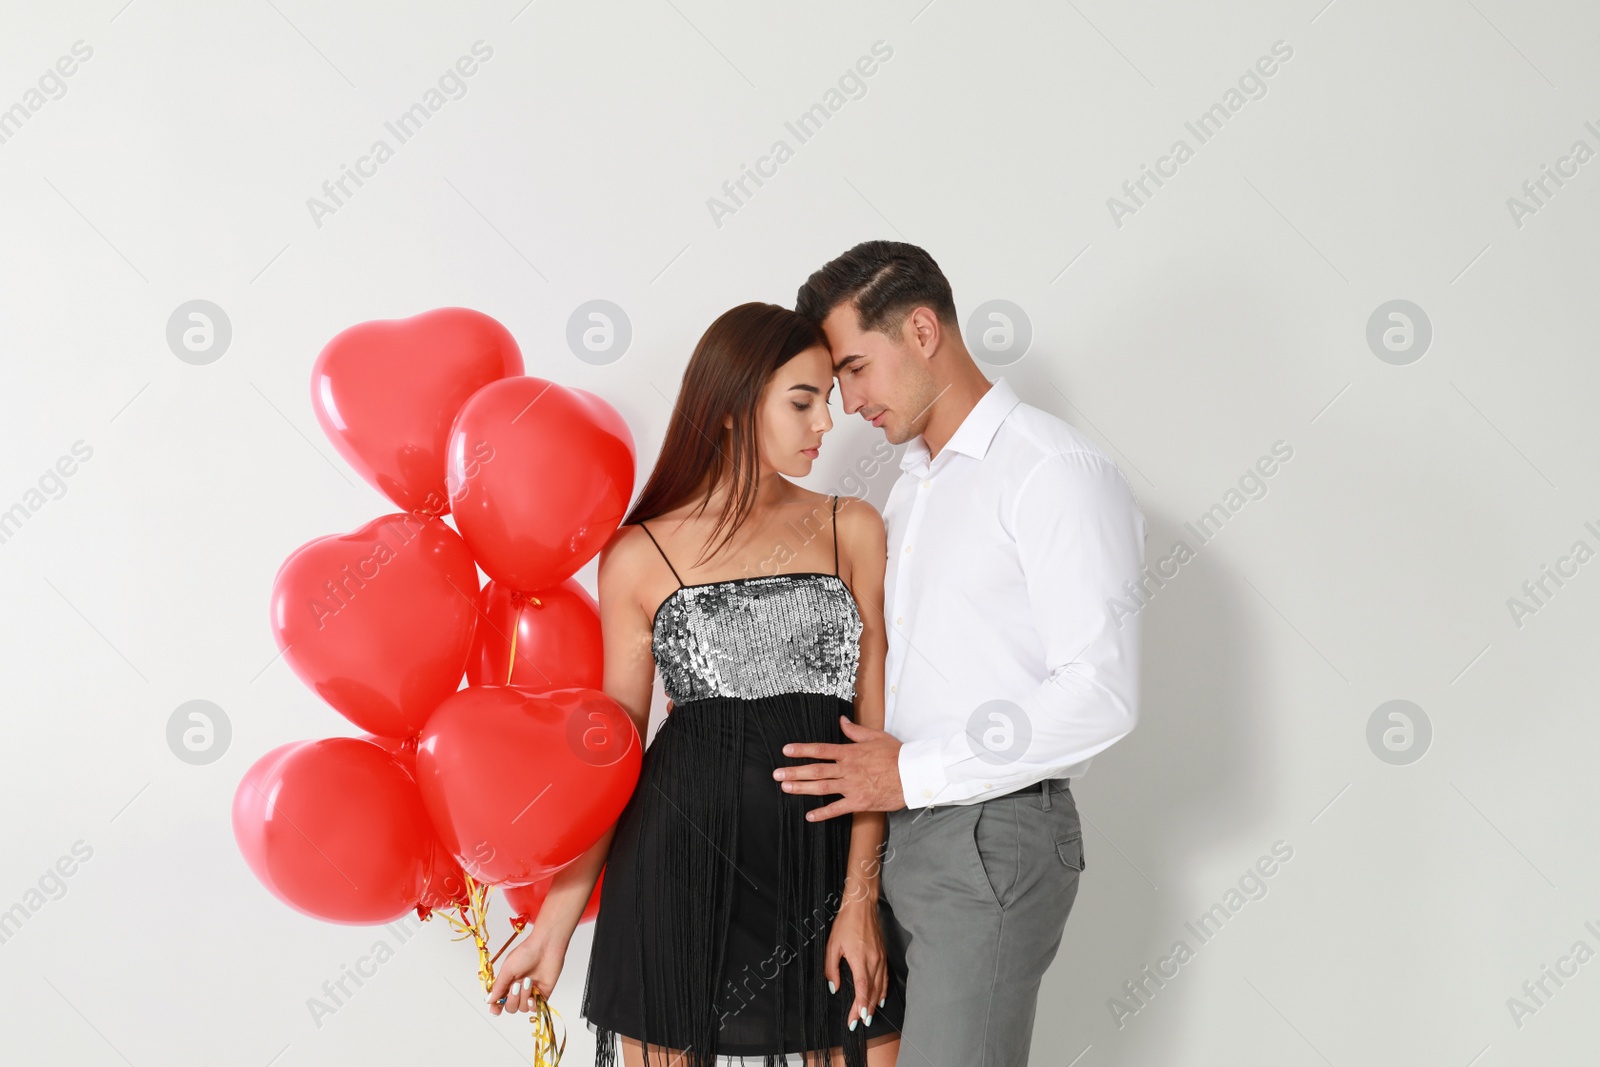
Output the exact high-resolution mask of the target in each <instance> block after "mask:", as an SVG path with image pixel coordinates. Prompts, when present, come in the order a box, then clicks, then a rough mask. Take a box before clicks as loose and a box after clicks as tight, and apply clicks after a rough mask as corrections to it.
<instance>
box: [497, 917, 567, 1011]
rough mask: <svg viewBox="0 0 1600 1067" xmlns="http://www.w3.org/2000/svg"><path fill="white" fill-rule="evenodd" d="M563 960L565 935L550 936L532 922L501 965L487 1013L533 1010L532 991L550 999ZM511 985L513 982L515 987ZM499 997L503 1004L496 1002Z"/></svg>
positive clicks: (565, 950) (559, 975) (564, 955)
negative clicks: (518, 943) (502, 1009)
mask: <svg viewBox="0 0 1600 1067" xmlns="http://www.w3.org/2000/svg"><path fill="white" fill-rule="evenodd" d="M566 959H567V940H566V938H562V937H556V936H553V935H552V934H550V933H549V932H548V931H546V930H544V929H542V928H541V927H540V926H539V924H538V923H537V922H535V923H534V925H533V928H532V929H531V930H530V931H529V933H528V936H527V937H525V938H523V939H522V943H521V944H520V945H518V946H517V947H516V948H514V949H512V950H511V951H510V952H509V953H507V954H506V957H505V962H504V963H502V964H500V973H499V974H498V975H496V976H495V980H494V988H493V989H491V990H489V1013H490V1014H491V1015H499V1014H500V1009H501V1008H504V1009H505V1010H506V1011H511V1012H516V1011H532V1010H533V994H534V991H535V990H538V992H539V995H540V996H542V997H544V999H545V1000H549V999H550V994H551V993H552V992H553V991H554V990H555V988H556V979H557V978H559V977H561V965H562V964H563V963H565V962H566ZM513 984H515V985H516V989H514V990H513V989H512V988H511V986H512V985H513ZM502 997H504V998H505V1003H504V1004H500V1003H497V1002H498V1001H499V1000H500V998H502Z"/></svg>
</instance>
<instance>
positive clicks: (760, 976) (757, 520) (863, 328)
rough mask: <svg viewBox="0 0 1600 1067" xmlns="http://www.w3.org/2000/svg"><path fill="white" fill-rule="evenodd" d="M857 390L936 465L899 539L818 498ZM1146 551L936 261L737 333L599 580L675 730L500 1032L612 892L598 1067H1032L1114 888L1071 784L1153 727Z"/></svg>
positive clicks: (837, 274)
mask: <svg viewBox="0 0 1600 1067" xmlns="http://www.w3.org/2000/svg"><path fill="white" fill-rule="evenodd" d="M835 375H837V377H838V381H839V388H840V394H841V395H840V400H841V402H842V405H843V408H844V410H845V411H846V412H848V413H854V412H860V414H861V415H862V417H863V418H867V419H869V420H870V421H871V422H872V424H873V425H874V426H878V427H880V428H882V429H883V431H884V434H885V436H886V437H887V439H888V441H889V442H890V443H892V444H899V443H902V442H908V441H909V442H910V444H909V445H908V447H907V448H906V450H905V452H904V454H903V456H902V459H901V463H900V466H901V469H902V471H903V473H902V475H901V477H900V479H899V481H898V482H896V484H895V485H894V487H893V490H892V492H891V493H890V496H889V499H888V502H887V504H886V506H885V508H884V515H883V517H881V518H880V516H879V515H878V513H877V512H876V511H874V510H873V508H872V506H871V505H870V504H868V503H867V502H866V501H864V500H861V499H857V498H854V497H846V498H843V499H842V500H841V499H840V498H839V497H837V496H833V497H829V496H824V495H821V494H817V493H812V492H809V491H807V490H805V489H802V488H800V487H799V486H797V485H795V484H794V483H793V482H791V481H790V480H789V479H790V478H802V477H805V476H806V475H807V474H809V473H810V472H811V469H812V464H813V463H814V462H815V460H816V457H817V451H818V448H819V447H820V445H821V442H822V438H823V435H824V434H825V433H826V432H827V431H828V430H829V429H830V428H831V426H832V425H833V421H832V419H831V418H830V416H829V414H828V400H829V398H830V396H831V395H832V390H833V379H834V376H835ZM649 523H653V524H654V525H653V526H652V525H648V524H649ZM1144 534H1145V520H1144V517H1143V515H1142V514H1141V513H1140V511H1139V509H1138V507H1137V505H1136V503H1135V501H1134V499H1133V495H1132V492H1131V490H1130V489H1129V487H1128V485H1127V482H1126V481H1125V480H1124V479H1123V477H1122V475H1121V473H1120V472H1119V471H1118V470H1117V468H1116V466H1115V465H1114V464H1113V463H1112V462H1111V460H1110V459H1108V458H1107V457H1106V456H1105V454H1104V453H1103V452H1102V451H1101V450H1100V449H1099V448H1098V447H1097V446H1096V445H1095V444H1094V443H1093V442H1091V441H1089V440H1088V439H1087V438H1086V437H1083V436H1082V435H1080V434H1079V433H1078V432H1077V431H1076V430H1074V429H1073V428H1072V427H1070V426H1069V425H1067V424H1066V423H1065V422H1062V421H1061V420H1059V419H1057V418H1055V417H1054V416H1052V415H1050V414H1048V413H1046V412H1044V411H1042V410H1040V409H1038V408H1035V407H1032V406H1031V405H1028V404H1024V403H1021V402H1020V401H1019V400H1018V398H1017V396H1016V394H1015V393H1014V392H1013V391H1012V390H1011V388H1010V386H1009V385H1008V384H1007V383H1006V381H1005V379H1004V378H1001V379H999V380H997V381H995V382H994V383H992V384H991V383H990V382H989V381H987V380H986V379H985V378H984V376H983V374H982V373H981V371H980V370H979V368H978V367H977V365H976V364H974V363H973V361H972V357H971V355H970V354H969V353H968V352H967V349H966V346H965V345H964V344H963V342H962V339H961V335H960V331H959V328H958V325H957V320H956V310H955V304H954V301H953V298H952V295H951V290H950V284H949V282H948V281H947V280H946V279H945V276H944V274H943V273H942V272H941V271H940V269H939V267H938V265H937V264H935V263H934V261H933V259H932V258H931V257H930V256H929V255H928V254H927V253H926V252H924V251H923V250H922V249H920V248H918V247H916V246H914V245H909V244H902V243H899V242H893V241H868V242H865V243H863V244H860V245H857V246H856V247H855V248H852V249H851V250H850V251H848V252H846V253H845V254H844V255H842V256H840V257H839V258H838V259H835V260H834V261H833V262H831V263H829V264H827V265H826V266H824V267H823V268H822V269H821V270H819V271H817V272H816V273H815V274H813V275H812V276H811V277H810V278H809V279H808V280H807V281H806V284H805V285H804V286H802V287H801V289H800V292H799V297H798V299H797V301H796V310H795V311H788V310H786V309H784V308H781V307H778V306H775V305H771V304H760V303H751V304H742V305H740V306H739V307H735V308H733V309H732V310H730V311H728V312H726V313H724V314H723V315H722V316H720V317H719V318H718V319H717V320H716V321H715V322H714V323H712V324H711V327H710V328H709V329H708V330H707V331H706V333H705V335H704V336H703V337H702V338H701V339H700V343H699V344H698V345H697V346H696V348H695V351H694V354H693V356H692V357H691V358H690V360H689V364H688V366H687V368H686V369H685V371H684V375H683V384H682V388H681V392H680V393H679V396H678V400H677V404H676V406H675V407H674V409H673V412H672V419H671V422H670V424H669V425H668V427H667V433H666V439H665V441H664V442H663V445H662V452H661V459H660V461H658V463H657V465H656V468H655V470H654V471H653V472H652V473H651V475H650V479H649V481H648V482H647V483H646V484H645V487H644V489H643V491H642V493H641V494H640V497H639V499H638V501H637V502H636V503H635V504H634V507H633V510H632V512H631V514H630V515H629V516H628V518H627V520H626V522H625V523H624V525H623V526H622V527H621V528H620V529H619V530H618V532H617V534H616V536H615V537H614V538H613V540H612V541H611V542H610V544H608V545H607V546H606V548H605V550H604V551H603V552H602V553H601V556H600V572H599V587H600V596H599V601H600V616H601V625H602V631H603V634H604V648H605V690H606V692H607V693H608V694H609V695H610V696H611V697H612V698H614V699H615V700H616V701H617V702H618V703H619V704H621V705H622V706H623V707H624V708H626V709H627V711H628V712H629V714H630V715H631V716H632V717H633V720H634V723H635V725H636V726H637V727H638V728H639V734H640V736H641V737H643V736H645V735H646V728H647V726H648V723H649V714H650V699H651V692H652V687H653V683H654V678H655V671H656V670H658V669H659V670H660V672H661V676H662V682H663V687H664V689H665V691H666V694H667V696H668V697H669V698H670V700H671V705H670V706H669V714H668V716H667V719H666V721H665V722H664V723H663V724H662V726H661V729H660V731H659V732H658V734H657V736H656V737H655V738H654V740H653V741H652V743H651V744H650V746H649V748H648V749H647V750H646V752H645V757H644V765H643V769H642V771H641V773H640V777H639V782H638V785H637V787H636V788H635V790H634V793H633V796H632V797H631V798H630V800H629V802H628V806H627V807H626V809H625V810H624V811H623V813H622V815H621V817H620V818H619V819H618V820H617V823H616V825H615V826H613V827H612V829H611V831H609V832H608V833H607V834H606V835H605V836H604V837H602V838H601V839H600V840H599V841H598V842H596V844H595V845H594V846H593V847H592V848H591V849H590V850H589V851H588V852H587V853H585V854H584V855H583V856H582V857H580V858H579V859H578V860H576V861H575V862H573V863H572V864H571V865H569V866H567V867H566V868H564V869H563V870H561V871H560V872H559V873H557V875H556V876H555V881H554V883H553V885H552V887H551V889H550V891H549V895H548V896H547V897H546V898H545V901H544V904H543V907H542V908H541V910H540V912H539V914H538V916H537V918H536V919H535V921H534V922H533V924H532V926H531V927H530V928H529V933H528V935H527V937H526V938H525V939H524V940H523V941H522V942H521V943H520V944H518V945H517V946H516V948H514V949H513V950H511V952H510V953H509V954H508V956H507V958H506V960H505V963H504V965H503V966H502V967H501V969H500V973H499V976H498V978H497V979H496V982H495V985H494V987H493V990H492V991H491V992H490V994H489V1001H490V1005H491V1007H490V1010H491V1011H492V1012H493V1013H494V1014H499V1013H500V1011H501V1000H502V998H503V1001H504V1007H505V1009H506V1010H508V1011H512V1012H516V1011H525V1010H529V1009H530V1008H531V1007H532V997H533V994H534V992H535V991H537V992H538V993H540V994H542V995H543V996H544V997H546V998H548V997H549V996H550V994H551V991H552V989H553V988H554V986H555V983H556V979H557V977H558V976H559V974H560V973H561V967H562V963H563V961H564V959H565V956H566V950H567V943H568V941H569V940H570V938H571V936H572V933H573V931H574V930H575V929H576V927H577V925H578V920H579V917H580V915H581V914H582V912H583V910H584V906H585V904H586V903H587V901H588V899H589V896H590V893H591V891H592V889H593V887H594V885H595V882H596V880H597V879H598V877H599V875H600V872H601V868H602V866H604V868H605V882H604V886H603V888H602V891H601V901H600V911H599V915H598V917H597V919H596V921H595V928H594V947H593V951H592V954H591V958H590V964H589V973H588V983H587V986H586V988H585V990H584V997H583V1008H582V1010H583V1015H584V1017H585V1018H586V1019H587V1020H588V1023H589V1026H590V1028H591V1029H592V1030H593V1031H594V1033H595V1036H596V1041H597V1048H598V1052H597V1057H596V1062H597V1063H600V1064H605V1065H614V1064H615V1063H616V1058H617V1049H616V1042H617V1039H618V1038H619V1037H620V1039H621V1041H622V1044H623V1061H624V1063H625V1064H626V1065H627V1067H642V1065H643V1064H644V1063H646V1061H647V1053H648V1062H649V1063H650V1064H652V1065H654V1064H672V1065H679V1064H681V1065H683V1067H708V1065H710V1064H712V1063H713V1062H714V1061H713V1059H712V1057H713V1056H717V1055H721V1056H737V1057H743V1056H754V1057H762V1059H761V1061H760V1062H763V1063H764V1064H765V1065H766V1067H773V1065H777V1064H782V1063H784V1062H786V1058H785V1054H787V1053H804V1054H805V1055H804V1056H803V1057H802V1061H803V1062H805V1063H806V1064H807V1065H808V1067H810V1065H811V1064H823V1063H827V1064H830V1065H833V1067H837V1065H841V1064H843V1065H847V1067H891V1065H893V1064H895V1063H896V1062H897V1058H898V1062H899V1063H900V1064H902V1065H910V1067H999V1065H1007V1067H1009V1065H1012V1064H1025V1063H1026V1062H1027V1058H1028V1050H1029V1045H1030V1041H1031V1036H1032V1032H1033V1022H1034V1014H1035V1007H1036V1004H1037V1000H1038V993H1039V984H1040V979H1041V978H1042V976H1043V975H1044V972H1045V970H1046V969H1047V968H1048V967H1049V965H1050V963H1051V961H1052V960H1053V959H1054V957H1055V955H1056V950H1057V947H1058V946H1059V945H1060V942H1061V935H1062V930H1063V927H1064V926H1065V923H1066V919H1067V913H1068V912H1069V911H1070V910H1071V908H1072V903H1073V900H1074V898H1075V897H1076V895H1077V890H1078V877H1079V872H1080V871H1081V870H1082V869H1083V866H1084V855H1083V840H1082V828H1081V826H1080V823H1079V819H1078V813H1077V808H1076V804H1075V803H1074V800H1073V797H1072V793H1071V791H1070V790H1069V789H1068V778H1069V777H1071V776H1075V775H1078V774H1081V773H1083V771H1085V770H1086V769H1087V767H1088V763H1089V760H1090V757H1092V756H1094V755H1095V754H1096V753H1098V752H1101V751H1103V750H1104V749H1105V748H1107V747H1108V746H1110V745H1111V744H1113V743H1115V742H1116V741H1117V740H1118V739H1119V738H1121V737H1123V736H1124V735H1125V734H1127V733H1128V731H1130V730H1131V729H1132V728H1133V726H1134V723H1135V722H1136V719H1137V706H1138V691H1139V689H1138V672H1139V619H1138V616H1137V615H1136V614H1135V615H1131V616H1130V615H1128V614H1127V613H1125V612H1121V611H1118V610H1117V609H1116V605H1117V604H1118V603H1120V602H1122V601H1123V599H1124V598H1126V597H1127V596H1128V595H1129V592H1130V590H1133V589H1135V588H1136V587H1137V586H1138V584H1139V582H1140V580H1141V571H1142V569H1143V560H1144ZM880 876H881V877H880Z"/></svg>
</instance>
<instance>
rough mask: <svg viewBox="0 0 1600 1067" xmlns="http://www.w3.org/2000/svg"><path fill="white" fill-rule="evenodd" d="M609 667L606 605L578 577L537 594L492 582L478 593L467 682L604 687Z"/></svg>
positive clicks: (527, 685) (550, 686) (545, 686)
mask: <svg viewBox="0 0 1600 1067" xmlns="http://www.w3.org/2000/svg"><path fill="white" fill-rule="evenodd" d="M513 656H515V660H514V662H513ZM604 663H605V656H604V646H603V643H602V641H601V635H600V606H599V605H598V604H596V603H595V601H594V597H592V596H590V595H589V591H588V590H587V589H585V588H584V587H583V586H582V585H580V584H579V583H578V580H577V579H576V578H568V579H567V580H566V581H564V582H562V583H561V584H560V585H555V586H551V587H550V588H549V589H540V590H538V591H537V592H533V593H519V592H517V591H516V590H514V589H507V588H506V587H505V586H503V585H501V584H500V583H499V582H490V583H488V584H487V585H485V586H484V587H483V589H482V590H481V591H480V592H479V593H478V630H477V636H476V637H475V638H474V639H473V642H472V658H471V659H470V660H469V661H468V663H467V684H469V685H515V686H520V687H522V688H524V689H566V688H570V687H572V686H582V687H584V688H588V689H599V688H600V687H601V686H602V685H603V684H604V682H605V670H604Z"/></svg>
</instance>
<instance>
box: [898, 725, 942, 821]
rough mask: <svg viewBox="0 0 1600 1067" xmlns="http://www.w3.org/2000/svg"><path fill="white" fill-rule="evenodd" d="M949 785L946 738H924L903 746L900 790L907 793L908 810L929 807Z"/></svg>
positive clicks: (901, 747) (901, 750)
mask: <svg viewBox="0 0 1600 1067" xmlns="http://www.w3.org/2000/svg"><path fill="white" fill-rule="evenodd" d="M948 784H949V779H948V778H947V777H946V776H945V769H944V739H943V738H939V737H924V738H921V739H919V740H916V741H907V742H905V743H904V744H902V745H901V746H900V789H901V791H902V792H903V793H904V794H905V801H906V807H908V808H926V807H928V806H929V805H931V804H932V803H933V802H934V800H935V799H936V798H939V797H940V796H941V794H943V793H944V791H945V788H946V786H947V785H948ZM945 799H948V798H945Z"/></svg>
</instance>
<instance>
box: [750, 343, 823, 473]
mask: <svg viewBox="0 0 1600 1067" xmlns="http://www.w3.org/2000/svg"><path fill="white" fill-rule="evenodd" d="M832 393H833V358H832V356H830V355H829V354H828V350H827V349H826V348H824V347H822V346H821V345H815V346H813V347H811V348H807V349H803V350H802V351H800V352H798V353H797V354H796V355H795V357H794V358H793V359H791V360H789V362H787V363H785V364H784V365H783V366H781V367H779V368H778V369H777V370H776V371H775V372H773V375H772V377H771V378H770V379H768V381H767V384H766V387H765V388H764V389H763V390H762V392H761V400H760V402H759V403H758V404H757V405H756V443H757V446H758V448H759V449H760V453H761V463H762V465H763V466H765V467H770V468H771V469H773V470H775V471H777V472H778V473H779V474H784V475H788V476H790V477H793V478H803V477H805V476H806V475H807V474H810V473H811V464H812V463H814V462H815V461H816V458H817V449H819V448H820V447H821V445H822V435H823V434H825V433H827V432H828V431H829V430H831V429H833V416H832V415H831V414H829V413H828V397H829V396H830V395H832Z"/></svg>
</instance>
